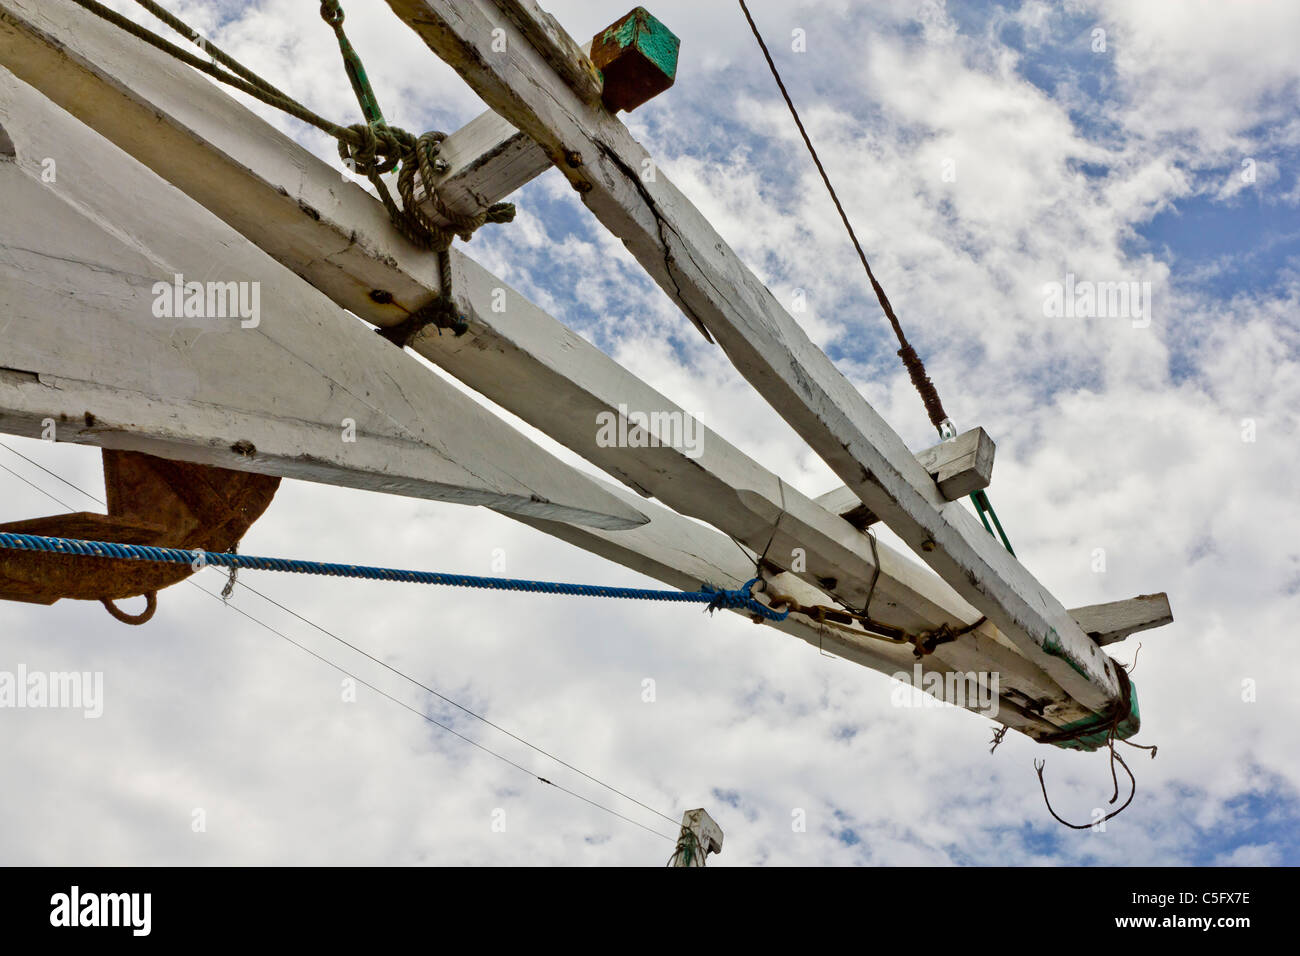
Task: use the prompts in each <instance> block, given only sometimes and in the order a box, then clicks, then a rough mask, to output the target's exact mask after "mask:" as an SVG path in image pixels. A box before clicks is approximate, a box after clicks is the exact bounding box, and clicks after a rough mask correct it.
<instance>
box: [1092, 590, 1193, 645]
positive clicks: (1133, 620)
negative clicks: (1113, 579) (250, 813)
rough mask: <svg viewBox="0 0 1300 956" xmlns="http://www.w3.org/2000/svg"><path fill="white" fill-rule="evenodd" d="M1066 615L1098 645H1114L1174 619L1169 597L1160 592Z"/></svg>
mask: <svg viewBox="0 0 1300 956" xmlns="http://www.w3.org/2000/svg"><path fill="white" fill-rule="evenodd" d="M1070 616H1071V617H1072V618H1074V619H1075V620H1076V621H1077V622H1078V623H1079V627H1081V628H1083V630H1084V633H1086V634H1087V635H1088V636H1089V637H1091V638H1092V639H1093V640H1094V641H1096V642H1097V643H1098V644H1100V645H1106V644H1114V643H1115V642H1116V641H1122V640H1124V638H1126V637H1128V636H1129V635H1130V634H1136V633H1137V632H1138V631H1146V630H1150V629H1151V628H1153V627H1163V626H1164V625H1166V624H1170V623H1172V622H1173V620H1174V615H1173V612H1172V611H1171V610H1170V609H1169V596H1168V595H1167V594H1165V593H1164V592H1163V591H1162V592H1161V593H1159V594H1140V595H1138V596H1137V597H1135V598H1129V599H1127V600H1125V601H1110V602H1108V603H1106V604H1089V605H1088V606H1087V607H1076V608H1073V609H1071V611H1070Z"/></svg>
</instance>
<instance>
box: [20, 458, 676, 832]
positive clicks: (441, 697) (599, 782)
mask: <svg viewBox="0 0 1300 956" xmlns="http://www.w3.org/2000/svg"><path fill="white" fill-rule="evenodd" d="M0 448H4V449H5V450H6V451H9V452H12V453H13V454H15V455H17V456H18V457H19V458H21V459H23V460H24V461H26V462H27V463H28V464H31V465H34V466H35V467H37V468H39V469H40V470H41V471H43V472H45V473H46V474H47V475H49V476H50V477H51V478H54V479H56V480H58V481H61V482H63V483H64V484H65V485H67V486H68V487H69V488H71V489H72V490H73V491H76V492H78V493H80V494H83V495H85V496H86V497H87V498H90V499H91V500H92V501H95V502H98V503H99V504H101V505H102V504H104V501H103V500H101V499H100V498H97V497H95V496H94V495H92V494H91V493H90V492H88V491H86V490H85V489H84V488H81V487H80V486H78V485H76V484H73V483H72V482H71V481H68V480H67V479H66V478H64V477H63V476H62V475H60V474H58V473H57V472H54V471H51V470H50V469H49V468H46V467H45V466H44V465H42V464H41V463H40V462H38V461H34V460H33V459H31V458H28V457H27V456H26V455H24V454H23V453H22V452H20V451H17V450H16V449H14V448H12V447H11V446H9V445H7V444H5V443H4V442H0ZM0 468H4V470H5V471H8V472H9V473H10V474H11V475H13V476H14V477H15V478H18V479H19V480H21V481H26V482H27V484H29V485H31V487H33V488H35V489H36V490H37V491H39V492H41V493H42V494H44V495H46V497H49V498H51V499H52V500H54V501H58V503H59V504H60V505H63V507H65V508H67V509H68V510H69V511H72V510H73V509H72V507H71V506H70V505H68V504H66V503H64V502H62V501H59V499H57V498H55V497H54V496H53V495H51V494H50V493H49V492H47V491H45V489H43V488H41V487H39V486H38V485H35V484H33V483H32V482H29V481H27V479H25V478H23V477H22V476H21V475H19V474H18V473H17V472H14V471H12V470H10V469H9V468H6V467H5V466H4V465H2V464H0ZM231 570H232V571H233V570H234V569H233V568H232V569H231ZM190 583H192V584H193V583H194V582H193V581H191V582H190ZM239 584H240V586H241V587H243V588H244V589H245V590H248V591H251V592H253V594H255V595H257V596H258V597H260V598H261V599H262V600H263V601H266V602H267V603H269V604H273V605H275V606H276V607H278V608H279V609H280V610H281V611H284V612H285V613H286V614H290V615H292V616H293V617H296V618H297V619H298V620H300V621H302V622H303V623H304V624H306V625H308V626H309V627H313V628H315V629H316V630H318V631H320V632H321V633H322V634H324V635H326V636H327V637H330V638H332V639H333V640H335V641H337V642H338V643H339V644H342V645H343V646H344V647H346V648H348V649H349V650H351V651H354V652H356V653H358V654H360V655H361V656H363V657H365V658H366V659H368V660H370V661H373V662H374V663H376V664H378V665H379V666H380V667H383V668H384V669H385V670H388V671H389V672H391V673H393V674H395V675H397V676H398V677H400V678H402V679H403V680H405V681H407V682H408V683H410V684H412V685H413V686H415V687H418V688H420V690H423V691H425V692H426V693H429V694H432V695H433V696H434V697H437V698H438V699H439V700H441V701H443V702H445V703H447V704H450V705H451V706H452V707H455V708H456V709H457V710H460V711H462V712H463V713H466V714H468V715H470V716H471V717H473V718H474V719H475V720H478V721H482V722H483V723H484V724H486V725H487V726H489V727H491V728H492V729H493V730H496V731H498V732H500V733H503V734H505V735H506V736H507V737H509V738H511V739H512V740H515V741H518V742H519V743H521V744H523V745H524V746H525V747H527V748H529V749H530V750H532V751H534V752H536V753H539V754H541V755H542V756H544V757H546V758H547V759H549V760H553V761H555V762H556V763H558V764H559V765H560V766H562V767H565V768H566V769H568V770H572V771H573V772H574V773H576V774H578V775H579V776H582V777H585V778H586V779H587V780H590V781H591V782H592V783H594V784H597V785H599V786H601V787H604V788H605V789H606V790H608V791H609V792H610V793H614V794H617V795H618V796H620V797H622V798H623V799H624V800H629V801H631V802H632V803H635V804H636V805H637V806H639V807H641V808H642V809H643V810H648V811H650V812H651V813H653V814H655V815H656V816H659V817H663V819H665V820H667V821H668V822H669V823H672V824H676V823H677V822H678V821H677V820H675V819H674V818H672V817H670V816H669V815H668V814H666V813H664V812H663V811H661V810H656V809H655V808H654V807H652V806H650V805H649V804H647V803H643V802H642V801H640V800H638V799H637V798H636V797H634V796H632V795H631V794H629V793H625V792H623V791H622V790H619V789H618V788H617V787H615V786H613V785H612V784H608V783H606V782H605V781H603V780H601V779H599V778H598V777H594V776H592V775H591V774H589V773H587V772H586V771H585V770H582V769H580V768H578V767H575V766H574V765H573V764H571V763H569V762H568V761H566V760H563V759H562V758H560V757H557V756H556V755H555V754H553V753H550V752H549V751H547V750H544V749H542V748H541V747H538V746H537V745H535V744H532V743H529V742H528V741H527V740H525V739H524V738H523V737H520V736H519V735H518V734H516V733H514V732H512V731H510V730H507V729H506V728H505V727H502V726H501V725H500V724H497V723H495V722H493V721H491V720H489V719H488V718H486V717H484V716H483V715H482V714H479V713H476V712H475V711H473V710H470V709H469V708H468V707H466V706H465V705H464V704H461V703H459V702H458V701H455V700H452V699H451V698H450V697H447V696H446V695H444V694H441V693H439V692H438V691H436V690H434V689H433V688H432V687H430V686H429V685H428V684H425V683H422V682H421V681H419V680H416V679H415V678H414V677H412V676H410V675H409V674H407V673H405V672H403V671H401V670H399V669H398V668H396V667H394V666H392V665H391V664H389V663H388V662H386V661H384V660H381V659H380V658H378V657H375V656H374V655H373V654H371V653H370V652H368V651H366V650H364V649H363V648H361V647H358V646H357V645H355V644H352V643H351V642H349V641H347V640H345V639H344V638H342V637H339V636H338V635H337V634H335V633H334V632H333V631H330V630H328V629H327V628H325V627H322V626H321V625H319V624H317V623H316V622H315V621H312V620H310V619H309V618H306V617H304V616H303V615H301V614H299V613H298V612H297V611H295V610H294V609H293V608H291V607H287V606H285V605H284V604H281V603H280V602H279V601H277V600H276V599H275V598H273V597H271V596H270V595H269V594H264V593H263V592H261V591H259V590H257V588H255V587H253V586H252V585H251V584H248V583H247V582H245V581H240V582H239ZM195 586H196V587H198V585H197V584H195ZM199 590H203V588H199ZM222 596H223V598H224V596H225V593H224V591H223V592H222ZM259 623H261V622H260V621H259Z"/></svg>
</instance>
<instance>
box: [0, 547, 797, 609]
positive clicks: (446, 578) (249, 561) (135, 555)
mask: <svg viewBox="0 0 1300 956" xmlns="http://www.w3.org/2000/svg"><path fill="white" fill-rule="evenodd" d="M0 548H9V549H13V550H16V551H42V552H47V553H50V554H62V555H77V556H80V557H87V558H107V559H114V560H119V561H151V562H155V563H160V564H188V565H191V566H196V567H203V566H205V565H215V566H217V567H223V568H246V569H249V570H253V571H284V572H289V573H294V574H319V575H324V576H326V577H335V578H362V579H365V580H370V581H400V582H405V583H408V584H433V585H441V586H444V587H460V588H484V589H487V590H493V591H527V592H530V593H534V594H558V595H569V596H573V597H603V598H622V599H626V600H637V601H667V602H675V603H680V604H706V605H708V607H707V608H706V610H708V611H709V612H713V611H717V610H722V609H733V610H741V611H747V612H748V613H750V614H752V615H754V616H756V617H759V618H762V619H764V620H768V621H784V620H785V619H786V617H787V616H788V615H789V613H790V612H789V611H788V610H786V611H775V610H773V609H772V608H770V607H768V606H767V605H766V604H764V603H762V602H761V601H759V600H758V599H757V598H755V597H754V594H753V591H752V588H753V586H754V585H755V583H757V581H758V579H757V578H754V579H751V580H749V581H747V582H746V583H745V584H744V585H742V586H741V587H739V588H737V589H735V590H728V589H726V588H719V587H713V586H712V585H705V586H704V587H703V588H701V589H700V590H699V591H659V590H653V589H649V588H620V587H610V586H607V585H600V584H569V583H566V582H561V581H527V580H523V579H520V578H485V577H477V576H475V575H470V574H447V573H443V572H440V571H408V570H402V569H399V568H377V567H367V566H365V565H356V564H327V563H324V562H321V561H299V560H294V559H290V558H266V557H258V556H256V555H251V554H231V553H228V552H221V551H204V550H202V549H195V550H192V551H187V550H184V549H182V548H158V547H153V546H152V545H143V544H119V543H115V542H110V541H85V540H82V539H80V538H54V537H46V536H44V535H37V534H13V533H10V532H0Z"/></svg>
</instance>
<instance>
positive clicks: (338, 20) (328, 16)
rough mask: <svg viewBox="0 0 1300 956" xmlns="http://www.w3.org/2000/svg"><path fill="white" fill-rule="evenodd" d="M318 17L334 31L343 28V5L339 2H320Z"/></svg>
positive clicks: (337, 0) (332, 0)
mask: <svg viewBox="0 0 1300 956" xmlns="http://www.w3.org/2000/svg"><path fill="white" fill-rule="evenodd" d="M320 17H321V19H322V20H324V21H325V22H326V23H328V24H329V25H330V26H332V27H334V28H335V29H336V30H337V29H339V28H340V27H342V26H343V5H342V4H341V3H339V0H320Z"/></svg>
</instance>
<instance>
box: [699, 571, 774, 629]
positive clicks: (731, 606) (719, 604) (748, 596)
mask: <svg viewBox="0 0 1300 956" xmlns="http://www.w3.org/2000/svg"><path fill="white" fill-rule="evenodd" d="M757 583H758V578H750V579H749V580H748V581H746V582H745V583H744V584H742V585H741V586H740V587H739V588H737V589H736V590H734V591H728V590H726V589H725V588H716V587H713V586H712V585H710V584H706V585H704V587H703V588H701V589H700V590H701V592H702V593H704V594H710V595H712V600H710V601H709V606H708V607H707V608H705V610H706V611H708V612H709V613H710V614H712V613H713V612H714V611H719V610H723V609H726V610H737V611H738V610H746V611H749V612H751V613H753V614H757V615H759V616H760V617H762V618H765V619H766V620H769V621H784V620H785V619H786V618H787V617H788V616H789V614H790V612H789V611H788V610H787V611H774V610H772V609H771V608H770V607H768V606H767V605H766V604H764V603H763V602H762V601H759V600H758V599H756V598H755V597H754V590H753V588H754V585H755V584H757Z"/></svg>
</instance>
